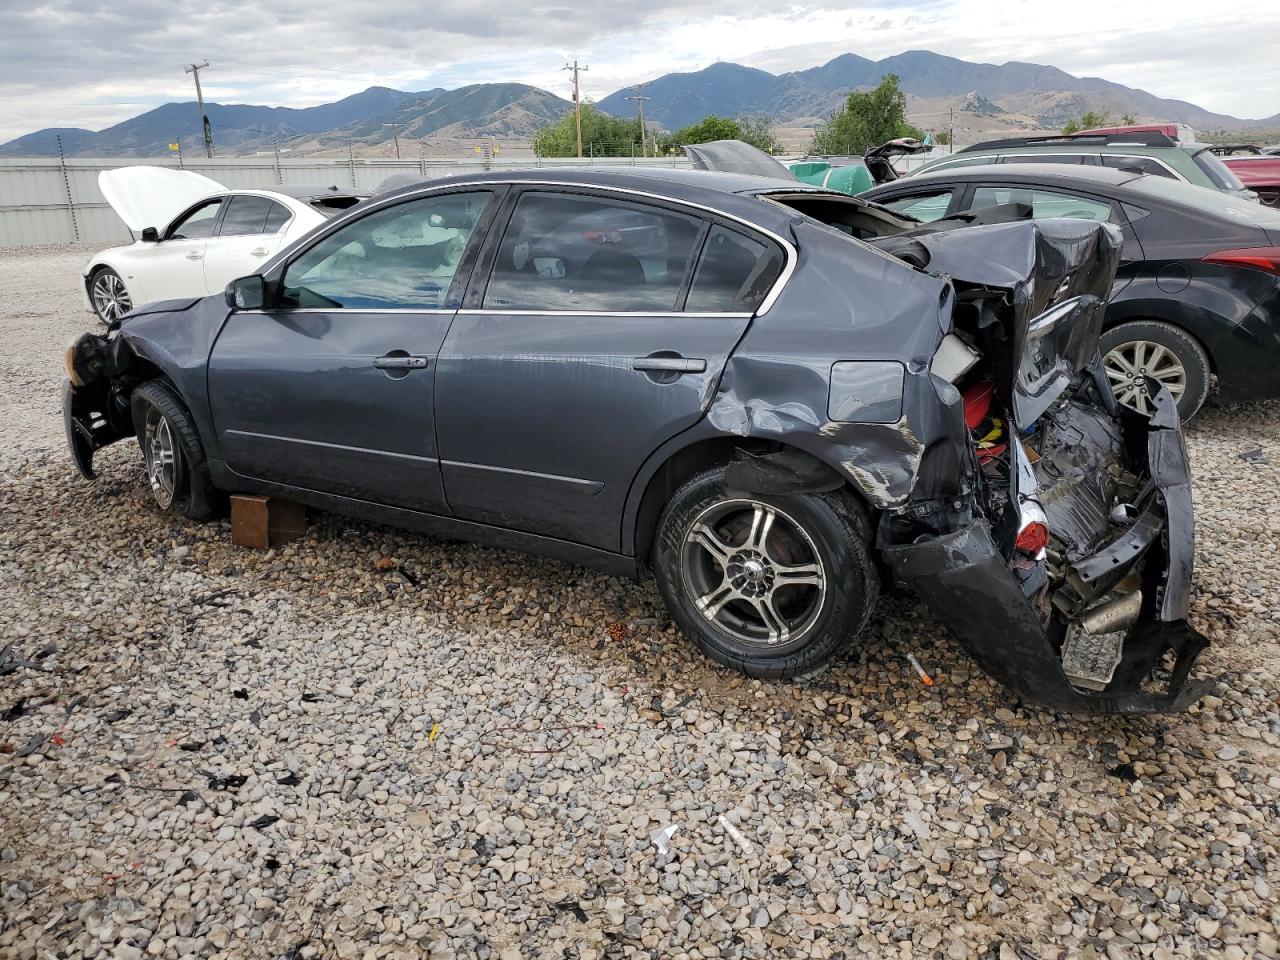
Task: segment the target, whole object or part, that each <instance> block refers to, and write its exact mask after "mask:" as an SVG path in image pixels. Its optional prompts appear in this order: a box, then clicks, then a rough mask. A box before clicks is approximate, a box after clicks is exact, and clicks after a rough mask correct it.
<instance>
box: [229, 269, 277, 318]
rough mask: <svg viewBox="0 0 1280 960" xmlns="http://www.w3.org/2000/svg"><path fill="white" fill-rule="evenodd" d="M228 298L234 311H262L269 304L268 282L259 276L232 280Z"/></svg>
mask: <svg viewBox="0 0 1280 960" xmlns="http://www.w3.org/2000/svg"><path fill="white" fill-rule="evenodd" d="M226 296H227V306H228V307H230V308H231V309H232V310H261V309H262V308H263V306H265V305H266V302H267V282H266V281H265V280H263V279H262V277H259V276H257V275H254V276H252V277H241V278H240V279H239V280H232V281H231V282H230V283H228V284H227V294H226Z"/></svg>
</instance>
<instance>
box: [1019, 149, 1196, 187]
mask: <svg viewBox="0 0 1280 960" xmlns="http://www.w3.org/2000/svg"><path fill="white" fill-rule="evenodd" d="M996 156H998V157H1000V158H1001V159H1002V160H1016V159H1017V158H1019V157H1043V156H1045V154H1043V153H999V154H996ZM1059 156H1063V157H1085V156H1094V157H1119V158H1120V159H1122V160H1150V161H1151V162H1152V163H1158V164H1160V166H1162V167H1164V168H1165V169H1166V170H1168V171H1169V172H1170V173H1171V174H1173V177H1174V179H1175V180H1181V181H1182V182H1183V183H1189V182H1190V181H1189V180H1187V178H1186V177H1184V176H1183V175H1182V174H1180V173H1179V172H1178V171H1177V170H1175V169H1173V167H1171V166H1169V164H1167V163H1165V161H1163V160H1161V159H1160V158H1159V157H1151V156H1147V155H1146V154H1141V153H1063V154H1059ZM1082 165H1084V166H1092V164H1083V161H1082ZM1098 166H1100V167H1105V166H1106V164H1102V163H1100V164H1098ZM1107 169H1109V170H1115V169H1117V168H1116V167H1107Z"/></svg>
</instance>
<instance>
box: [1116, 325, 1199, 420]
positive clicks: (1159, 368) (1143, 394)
mask: <svg viewBox="0 0 1280 960" xmlns="http://www.w3.org/2000/svg"><path fill="white" fill-rule="evenodd" d="M1102 366H1103V369H1105V370H1106V371H1107V379H1108V380H1110V381H1111V390H1112V392H1113V393H1115V395H1116V399H1117V400H1118V401H1120V402H1121V403H1123V404H1124V405H1125V406H1126V407H1132V408H1133V409H1134V410H1137V411H1138V412H1139V413H1150V412H1151V410H1152V405H1151V387H1150V384H1149V381H1151V380H1157V381H1159V382H1160V384H1161V385H1163V386H1164V387H1165V388H1166V389H1167V390H1168V391H1169V392H1170V393H1171V394H1173V399H1174V400H1181V399H1182V395H1183V394H1184V393H1185V392H1186V390H1187V371H1186V368H1185V367H1183V365H1182V361H1181V360H1179V359H1178V355H1177V354H1175V353H1174V352H1173V351H1172V350H1170V349H1169V348H1168V347H1166V346H1164V345H1163V344H1159V343H1154V342H1153V341H1151V340H1129V341H1126V342H1125V343H1121V344H1117V345H1116V346H1115V347H1113V348H1112V349H1111V351H1110V352H1108V353H1107V355H1106V356H1105V357H1103V358H1102Z"/></svg>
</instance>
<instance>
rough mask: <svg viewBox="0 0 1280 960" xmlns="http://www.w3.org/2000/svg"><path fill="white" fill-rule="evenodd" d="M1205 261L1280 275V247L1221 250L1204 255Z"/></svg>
mask: <svg viewBox="0 0 1280 960" xmlns="http://www.w3.org/2000/svg"><path fill="white" fill-rule="evenodd" d="M1202 259H1203V262H1205V263H1220V264H1223V265H1224V266H1228V267H1251V268H1252V269H1254V270H1265V271H1266V272H1267V273H1274V274H1276V275H1277V276H1280V247H1246V248H1244V249H1242V250H1219V251H1218V252H1217V253H1211V254H1209V255H1208V256H1207V257H1203V258H1202Z"/></svg>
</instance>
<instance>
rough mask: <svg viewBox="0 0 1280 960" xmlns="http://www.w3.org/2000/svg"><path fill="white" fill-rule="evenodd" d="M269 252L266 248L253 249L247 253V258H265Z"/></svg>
mask: <svg viewBox="0 0 1280 960" xmlns="http://www.w3.org/2000/svg"><path fill="white" fill-rule="evenodd" d="M270 252H271V251H270V250H268V249H267V248H266V247H254V248H253V249H252V250H250V251H249V256H251V257H265V256H266V255H267V254H268V253H270Z"/></svg>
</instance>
